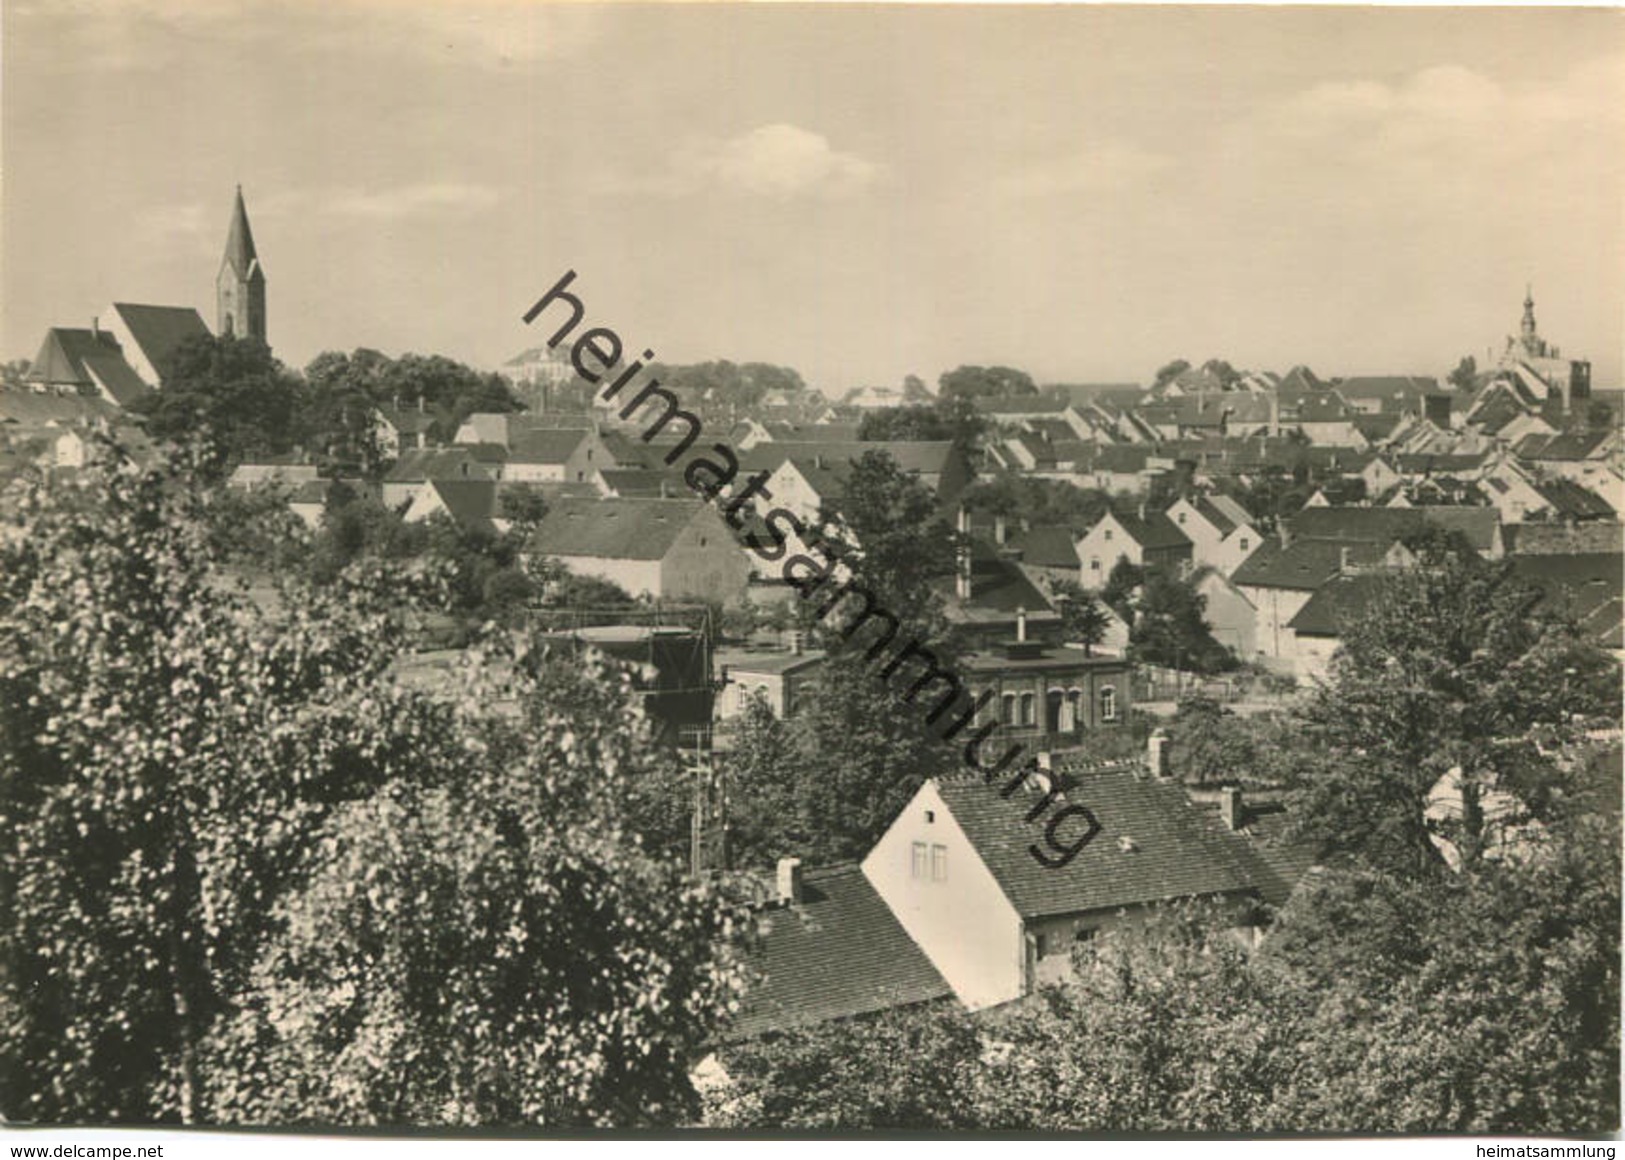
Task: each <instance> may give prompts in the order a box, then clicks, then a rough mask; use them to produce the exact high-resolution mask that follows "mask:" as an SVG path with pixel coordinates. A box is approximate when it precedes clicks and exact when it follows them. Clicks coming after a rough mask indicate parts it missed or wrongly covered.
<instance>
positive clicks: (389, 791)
mask: <svg viewBox="0 0 1625 1160" xmlns="http://www.w3.org/2000/svg"><path fill="white" fill-rule="evenodd" d="M198 482H199V481H198V478H197V473H196V472H195V471H194V470H185V469H178V468H166V469H164V470H160V471H152V472H143V471H141V470H138V469H136V468H134V467H131V466H128V465H125V466H108V467H105V468H93V469H90V470H89V471H87V472H86V473H84V477H83V482H82V484H81V485H76V486H71V487H63V486H57V487H48V486H46V485H44V484H39V485H36V486H33V487H31V488H29V489H26V490H25V491H23V492H22V493H21V494H20V495H19V496H18V503H19V507H18V510H17V514H16V518H17V520H18V521H19V524H20V527H21V529H22V531H23V533H24V534H23V535H22V536H21V537H20V538H15V539H12V538H8V539H7V540H6V542H5V544H4V545H3V546H0V816H3V820H4V823H5V832H6V834H7V842H6V843H5V845H4V847H3V848H0V875H3V878H0V881H3V885H4V889H3V890H0V965H3V970H4V982H5V992H4V1005H3V1007H0V1025H3V1027H4V1034H3V1036H0V1043H3V1044H4V1046H3V1048H0V1079H3V1081H4V1082H3V1083H0V1091H3V1093H4V1094H3V1099H4V1107H3V1110H4V1114H5V1115H6V1116H7V1117H8V1118H10V1119H35V1120H47V1121H51V1120H65V1119H68V1120H122V1121H131V1120H133V1121H137V1122H140V1121H147V1120H177V1119H178V1120H181V1121H183V1122H197V1121H213V1122H249V1123H259V1122H274V1123H288V1122H295V1121H307V1122H308V1121H312V1120H319V1121H322V1122H328V1123H332V1122H338V1123H345V1124H376V1123H401V1122H414V1123H456V1124H469V1123H498V1122H500V1123H517V1122H524V1123H546V1124H557V1125H572V1124H578V1125H649V1124H670V1123H674V1122H678V1121H682V1120H686V1119H687V1118H689V1117H690V1116H691V1115H692V1114H693V1112H694V1110H695V1108H696V1101H695V1096H694V1093H693V1092H692V1090H691V1089H690V1087H689V1083H688V1079H687V1069H688V1065H689V1063H690V1062H691V1058H692V1056H693V1054H694V1053H695V1051H696V1050H697V1049H698V1048H699V1047H700V1045H701V1044H702V1043H703V1042H704V1041H705V1039H706V1038H707V1037H708V1036H709V1035H710V1034H711V1033H712V1030H713V1028H714V1027H715V1026H716V1024H717V1022H718V1021H719V1020H720V1019H721V1018H722V1016H723V1013H724V1011H725V1008H726V1007H727V1005H728V1004H729V1003H730V1002H732V1000H733V996H734V995H735V994H736V993H737V990H738V985H739V981H740V980H739V975H738V972H737V970H736V969H735V967H734V966H733V965H732V963H731V960H730V958H729V957H728V955H727V953H726V951H725V949H724V948H725V944H726V941H727V938H728V937H729V932H730V930H731V929H732V927H731V924H732V923H733V922H734V921H735V915H734V912H733V910H732V908H731V906H730V905H728V904H725V903H723V902H722V901H721V900H720V899H718V898H716V897H715V896H714V895H712V894H711V893H710V892H708V891H706V890H704V889H701V888H693V887H687V886H684V885H683V884H682V882H681V881H680V879H679V870H678V868H677V867H676V866H675V865H673V864H669V863H664V862H660V861H657V860H655V859H651V858H650V857H649V856H648V855H646V854H644V853H643V852H642V850H641V849H640V848H639V846H638V845H637V843H636V842H635V841H633V840H631V839H630V838H629V836H628V834H627V832H626V829H625V820H624V810H623V803H624V802H625V801H626V798H627V786H628V784H629V783H630V782H633V781H635V780H636V779H637V777H638V776H639V774H640V773H641V772H642V771H643V770H644V769H645V768H647V767H648V764H649V748H648V746H649V742H648V740H647V735H646V732H645V731H644V730H643V729H642V728H641V726H639V725H638V715H637V713H636V712H635V711H634V709H633V707H632V705H631V704H630V701H629V693H628V688H627V684H626V680H627V678H626V677H625V675H624V674H623V675H616V674H614V673H612V672H611V671H609V670H607V669H605V668H603V667H602V666H598V665H595V664H593V663H591V662H577V663H569V662H564V663H561V662H560V661H559V660H558V659H557V658H551V659H546V660H544V658H543V657H542V656H541V655H540V654H538V653H536V652H534V651H532V650H531V649H530V648H529V646H528V644H527V643H526V642H525V641H524V640H523V639H520V638H512V637H506V636H503V637H496V638H494V639H493V641H492V642H491V643H490V645H489V646H487V647H486V648H484V649H483V650H478V651H476V652H474V653H472V654H470V657H469V660H468V667H467V668H466V669H465V670H464V671H463V672H460V673H459V680H458V681H457V682H456V684H455V686H454V687H455V688H456V689H457V690H459V691H460V697H459V698H458V699H456V700H455V701H447V700H439V699H431V698H429V697H427V696H424V695H422V694H416V693H413V692H411V691H409V690H407V689H405V688H403V687H402V686H401V685H399V684H398V683H397V682H396V681H395V679H394V676H393V670H394V662H395V657H396V655H397V653H398V651H399V649H400V647H401V645H402V644H403V642H404V636H403V629H404V621H403V620H402V618H401V617H400V616H399V615H398V612H397V610H396V609H395V607H394V601H395V600H396V598H397V597H398V595H399V593H400V591H401V589H402V587H403V585H402V583H401V580H400V578H399V577H396V576H391V577H387V578H386V577H385V576H384V575H383V574H382V573H381V572H380V571H379V570H377V569H376V568H369V567H368V566H367V565H368V562H366V561H363V562H362V563H361V564H360V565H357V566H354V567H352V568H351V569H350V570H349V571H348V572H347V573H346V574H345V575H344V576H342V577H340V578H339V580H338V582H337V583H334V584H330V585H328V586H325V587H309V586H306V585H304V584H303V583H302V581H301V579H300V577H299V576H298V575H297V574H292V575H290V576H288V577H286V578H285V580H286V590H285V591H284V592H283V594H282V599H281V600H279V601H277V602H276V611H275V612H274V613H266V612H262V611H260V610H259V608H258V606H256V605H255V604H252V603H250V602H248V601H246V600H244V599H243V598H241V597H240V596H239V595H237V594H236V593H235V592H233V590H232V589H231V586H230V585H229V583H227V582H226V579H225V578H224V577H222V576H221V575H220V573H219V570H218V567H217V560H216V558H215V555H214V552H215V550H216V543H217V533H216V531H215V525H216V524H217V523H218V521H219V519H220V517H221V513H219V512H217V511H215V510H214V508H213V505H214V503H215V502H216V498H217V496H216V493H214V492H211V491H209V490H207V489H204V488H202V487H200V486H198ZM499 698H502V699H509V700H517V703H518V705H519V706H520V710H521V712H520V715H519V717H518V719H514V718H512V717H510V716H508V715H505V714H503V713H501V712H499V711H497V710H496V709H495V708H494V706H495V704H496V703H497V701H498V699H499ZM629 722H630V723H631V724H630V726H629V724H628V723H629Z"/></svg>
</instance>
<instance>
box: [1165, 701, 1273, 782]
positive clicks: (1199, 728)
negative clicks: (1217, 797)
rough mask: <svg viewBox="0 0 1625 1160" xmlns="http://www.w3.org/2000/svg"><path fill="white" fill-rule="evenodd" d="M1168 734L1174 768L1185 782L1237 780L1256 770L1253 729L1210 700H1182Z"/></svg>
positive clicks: (1255, 744)
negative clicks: (1170, 737) (1170, 735)
mask: <svg viewBox="0 0 1625 1160" xmlns="http://www.w3.org/2000/svg"><path fill="white" fill-rule="evenodd" d="M1172 733H1173V736H1172V740H1173V746H1174V747H1173V753H1174V767H1175V768H1176V769H1178V770H1179V772H1180V774H1181V776H1183V777H1184V778H1185V779H1186V780H1187V781H1192V782H1196V783H1197V784H1204V783H1209V782H1222V781H1241V780H1245V779H1247V778H1248V777H1249V776H1250V775H1251V774H1252V773H1253V772H1254V771H1255V770H1257V769H1258V767H1259V764H1260V762H1259V754H1258V736H1257V733H1258V731H1257V729H1256V728H1255V727H1253V726H1252V725H1251V724H1250V723H1249V722H1248V721H1246V720H1244V719H1243V718H1241V717H1238V716H1236V715H1235V714H1234V713H1232V712H1231V711H1230V710H1229V709H1226V708H1225V707H1224V706H1223V705H1221V704H1220V703H1219V702H1217V701H1215V700H1213V699H1212V698H1211V697H1201V696H1189V697H1185V698H1184V699H1182V700H1181V701H1180V702H1179V708H1178V711H1177V713H1176V714H1175V717H1174V721H1173V731H1172Z"/></svg>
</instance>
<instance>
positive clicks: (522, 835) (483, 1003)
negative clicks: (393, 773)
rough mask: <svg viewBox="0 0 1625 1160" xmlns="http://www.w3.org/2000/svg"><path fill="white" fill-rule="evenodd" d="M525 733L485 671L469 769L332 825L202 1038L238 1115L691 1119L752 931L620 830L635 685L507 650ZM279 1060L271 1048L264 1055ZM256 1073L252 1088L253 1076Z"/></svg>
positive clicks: (467, 718)
mask: <svg viewBox="0 0 1625 1160" xmlns="http://www.w3.org/2000/svg"><path fill="white" fill-rule="evenodd" d="M494 659H500V660H502V661H503V662H505V664H504V665H503V666H502V668H504V669H506V668H507V667H508V666H509V665H511V666H512V667H513V668H514V669H517V671H518V673H519V675H520V678H521V687H522V689H523V692H522V695H521V698H520V700H521V705H522V709H523V719H522V722H521V723H520V724H519V725H517V726H515V725H514V724H512V723H510V722H507V721H505V720H503V719H501V718H498V717H496V716H494V715H492V714H490V713H489V712H488V710H487V709H486V704H487V703H488V700H489V699H490V698H491V697H493V696H494V695H496V693H497V689H498V687H499V686H498V680H497V673H498V672H499V671H500V670H498V669H494V668H493V669H487V670H485V671H484V672H482V666H481V663H480V660H481V658H480V657H478V656H476V657H475V658H473V661H472V662H471V664H470V666H469V668H468V670H466V671H465V673H464V674H463V675H464V677H465V680H466V687H467V688H468V689H469V691H470V692H469V694H468V695H467V696H465V698H464V702H463V704H462V706H461V707H460V711H459V717H458V720H457V723H456V734H457V736H458V737H459V738H461V739H463V747H464V749H465V750H466V751H468V752H471V753H472V754H474V755H476V756H475V757H474V759H473V760H470V761H467V762H464V763H462V766H463V767H462V768H452V769H449V770H447V771H446V773H445V775H444V776H442V777H440V778H436V779H434V780H432V781H427V782H420V783H417V784H411V783H408V784H399V785H393V786H391V787H390V789H389V791H388V792H385V793H380V794H377V795H374V796H372V797H370V798H368V799H366V800H363V801H359V802H355V803H349V804H347V805H346V806H344V807H343V808H341V809H340V810H339V811H337V812H336V813H335V814H334V816H333V818H332V819H331V821H330V823H329V825H328V827H327V828H326V830H325V832H324V835H323V840H321V841H320V842H318V844H317V848H316V855H315V857H314V858H313V865H312V867H311V869H310V872H309V874H308V877H307V878H306V879H305V881H304V882H303V883H301V885H300V886H299V888H297V889H296V890H294V891H291V892H289V893H288V894H287V895H286V896H285V897H284V899H283V900H282V902H281V904H280V906H279V907H278V917H279V919H280V920H281V922H280V924H279V926H278V928H277V931H276V933H275V935H274V936H273V937H272V938H271V939H269V940H268V941H267V943H266V945H265V947H264V950H263V951H262V953H261V955H260V957H259V958H258V960H257V961H256V963H255V967H254V971H253V972H252V977H251V981H252V990H251V992H250V993H249V994H248V995H247V996H246V997H245V1001H244V1003H243V1005H242V1007H241V1008H240V1010H239V1012H238V1014H237V1016H236V1018H235V1019H233V1020H232V1021H230V1022H228V1023H226V1024H225V1025H223V1026H222V1027H221V1029H220V1032H219V1034H218V1036H217V1037H216V1040H215V1042H214V1043H213V1044H212V1047H213V1048H214V1050H216V1051H217V1052H218V1053H219V1054H220V1056H222V1057H223V1059H224V1060H225V1061H226V1062H227V1063H228V1064H229V1065H231V1066H229V1067H228V1068H224V1069H222V1070H223V1071H225V1072H226V1074H232V1073H234V1072H236V1073H246V1074H251V1075H263V1076H265V1077H266V1080H265V1082H264V1084H263V1086H261V1087H254V1088H250V1089H248V1090H246V1091H245V1090H244V1089H243V1087H242V1086H241V1085H240V1084H239V1085H237V1086H235V1087H233V1088H232V1089H231V1090H230V1091H229V1092H227V1093H225V1098H224V1099H223V1103H224V1108H225V1110H226V1112H227V1113H228V1115H229V1116H230V1118H234V1119H236V1118H241V1119H245V1120H250V1121H254V1120H260V1121H271V1122H281V1123H288V1122H320V1123H341V1124H351V1125H358V1124H391V1123H412V1124H448V1125H476V1124H517V1123H524V1124H534V1125H546V1126H552V1127H612V1126H614V1127H636V1126H650V1125H661V1124H667V1125H669V1124H673V1123H678V1122H685V1121H687V1120H689V1119H691V1118H692V1117H693V1115H694V1114H695V1112H696V1111H697V1107H698V1105H697V1097H696V1096H695V1093H694V1092H693V1089H692V1087H691V1086H690V1084H689V1081H688V1068H689V1066H690V1064H691V1062H692V1058H693V1057H694V1055H695V1054H696V1052H697V1050H698V1048H699V1047H700V1045H701V1044H702V1043H703V1042H704V1041H705V1039H706V1038H707V1037H708V1036H709V1035H710V1034H711V1032H712V1029H713V1027H714V1026H716V1025H717V1023H718V1021H719V1019H720V1018H721V1015H722V1013H723V1011H724V1009H725V1007H726V1006H727V1004H728V1003H730V1002H733V1001H735V997H736V995H737V993H738V991H739V988H740V985H741V983H742V976H741V975H740V973H739V970H738V968H737V966H736V965H734V964H733V962H732V960H731V959H729V958H727V957H726V956H723V957H719V954H718V948H719V947H720V946H721V945H723V943H724V941H725V940H726V938H727V937H728V936H729V934H730V931H731V924H732V923H734V922H736V921H737V920H738V919H739V918H740V917H741V916H739V915H737V914H735V913H734V911H733V910H732V908H731V906H729V905H727V904H724V903H723V902H722V901H721V900H720V899H719V898H718V896H717V895H716V894H715V893H714V892H713V891H712V890H711V889H710V888H709V887H706V886H703V885H695V884H684V882H683V881H682V878H681V867H680V865H679V864H677V863H672V862H661V861H656V860H654V859H651V858H649V857H648V856H647V855H645V854H644V853H643V852H642V851H641V850H640V849H639V848H638V847H637V845H636V844H635V843H633V842H631V841H629V840H628V836H627V834H626V833H625V832H624V831H623V829H622V817H623V805H622V803H623V802H624V800H625V790H626V782H627V780H628V779H629V778H631V777H634V776H636V774H637V771H638V770H640V769H641V768H645V767H647V765H648V762H649V756H650V755H649V754H648V752H647V746H648V741H647V733H646V731H645V730H643V729H642V728H640V727H639V725H638V713H637V711H636V709H635V708H634V706H633V704H632V702H631V699H630V695H629V688H628V685H627V684H626V680H625V678H624V676H621V677H617V676H616V675H615V674H614V673H613V671H612V670H610V669H608V668H606V667H603V666H602V664H596V665H595V664H594V663H592V662H586V663H584V664H575V665H572V664H563V665H561V664H560V663H559V661H558V659H557V658H549V659H547V660H546V661H545V662H544V661H543V659H542V657H541V656H539V655H537V654H533V653H530V652H528V651H527V650H526V649H524V648H523V647H521V648H520V649H519V650H518V651H511V650H508V649H506V648H504V649H502V650H499V651H498V652H497V653H496V654H495V658H494ZM267 1043H269V1045H270V1046H269V1047H267V1046H266V1044H267ZM251 1065H257V1066H256V1067H255V1069H254V1070H253V1071H249V1070H248V1068H249V1067H250V1066H251Z"/></svg>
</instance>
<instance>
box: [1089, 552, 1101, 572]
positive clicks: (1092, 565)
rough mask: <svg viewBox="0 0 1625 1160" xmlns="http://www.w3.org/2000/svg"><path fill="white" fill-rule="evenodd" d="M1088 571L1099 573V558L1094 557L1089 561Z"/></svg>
mask: <svg viewBox="0 0 1625 1160" xmlns="http://www.w3.org/2000/svg"><path fill="white" fill-rule="evenodd" d="M1089 571H1091V572H1098V571H1100V557H1099V556H1096V557H1095V558H1094V559H1092V560H1090V561H1089Z"/></svg>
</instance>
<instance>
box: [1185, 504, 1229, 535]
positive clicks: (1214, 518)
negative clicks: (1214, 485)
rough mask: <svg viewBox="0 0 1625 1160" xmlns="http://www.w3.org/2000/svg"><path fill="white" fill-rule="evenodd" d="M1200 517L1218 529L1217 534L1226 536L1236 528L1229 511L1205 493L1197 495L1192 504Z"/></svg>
mask: <svg viewBox="0 0 1625 1160" xmlns="http://www.w3.org/2000/svg"><path fill="white" fill-rule="evenodd" d="M1191 506H1193V507H1194V508H1196V510H1197V512H1198V513H1200V514H1201V517H1202V518H1203V519H1204V520H1206V521H1207V522H1208V523H1210V524H1212V525H1213V526H1214V527H1215V528H1217V529H1218V530H1219V535H1221V536H1228V535H1229V534H1230V533H1231V532H1233V531H1235V530H1236V527H1237V523H1236V521H1235V520H1234V519H1232V518H1231V517H1230V513H1229V512H1227V511H1225V510H1224V509H1223V508H1221V507H1219V505H1218V504H1216V503H1214V502H1213V501H1212V500H1211V499H1209V498H1208V497H1207V496H1205V495H1200V496H1197V497H1196V499H1195V501H1193V503H1192V505H1191Z"/></svg>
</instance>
